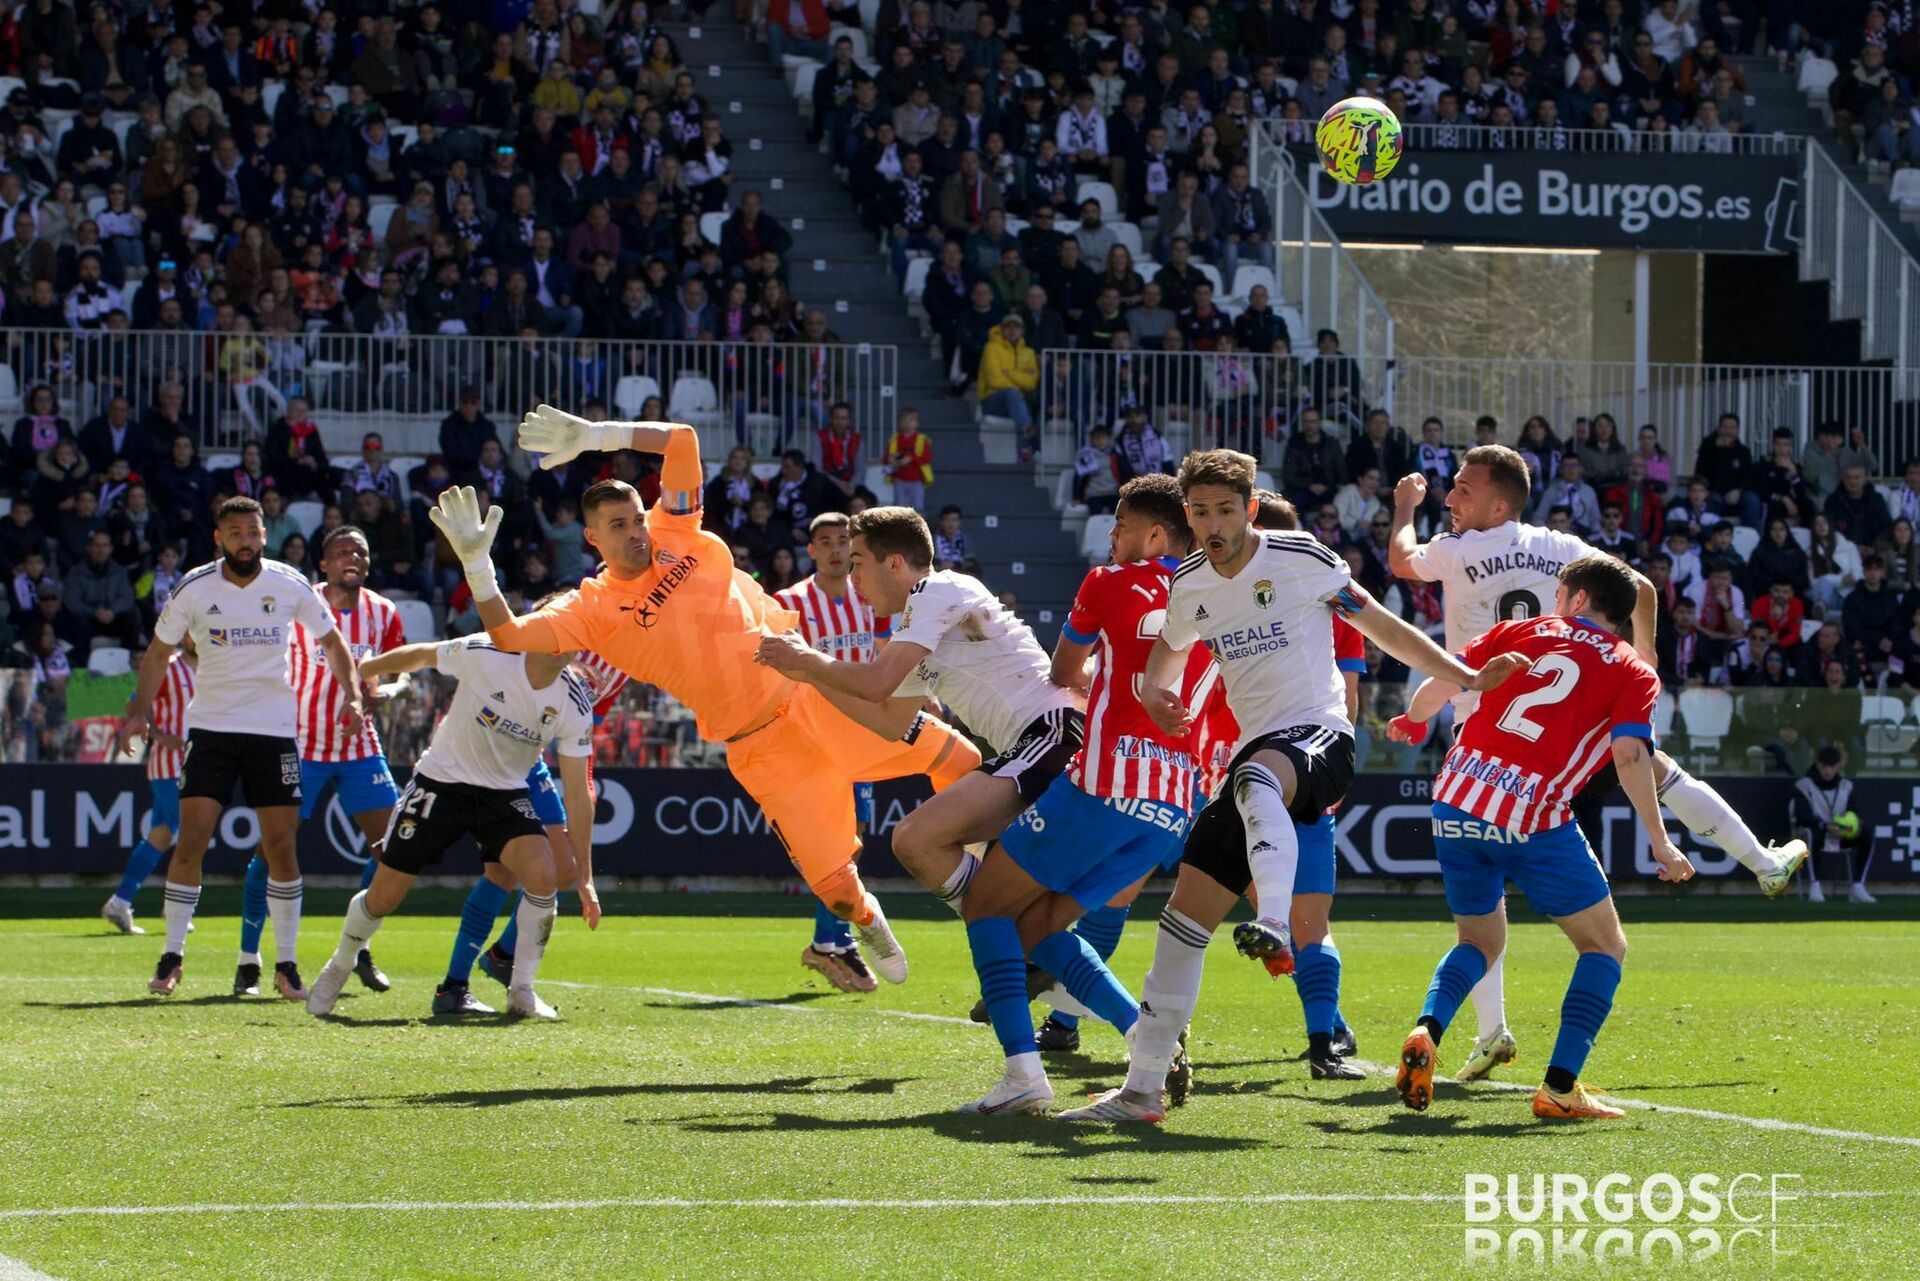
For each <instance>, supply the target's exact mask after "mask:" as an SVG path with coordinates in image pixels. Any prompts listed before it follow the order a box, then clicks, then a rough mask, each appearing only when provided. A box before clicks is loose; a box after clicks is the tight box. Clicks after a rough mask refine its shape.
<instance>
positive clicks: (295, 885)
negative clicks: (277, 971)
mask: <svg viewBox="0 0 1920 1281" xmlns="http://www.w3.org/2000/svg"><path fill="white" fill-rule="evenodd" d="M305 894H306V882H305V881H303V880H301V879H300V878H299V877H297V876H296V877H294V878H293V879H292V880H291V881H274V880H269V881H268V882H267V912H268V914H269V915H271V916H272V917H273V950H274V960H276V961H278V962H280V963H282V964H285V963H286V962H288V961H297V960H299V959H300V903H301V899H302V898H303V897H304V896H305ZM255 950H256V951H257V950H259V944H258V941H257V940H256V942H255Z"/></svg>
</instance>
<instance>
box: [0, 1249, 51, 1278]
mask: <svg viewBox="0 0 1920 1281" xmlns="http://www.w3.org/2000/svg"><path fill="white" fill-rule="evenodd" d="M0 1281H53V1278H52V1277H50V1276H48V1275H47V1274H46V1273H44V1272H42V1271H40V1270H39V1269H38V1268H33V1267H29V1266H27V1265H26V1264H24V1263H22V1262H20V1260H18V1259H16V1258H14V1257H13V1256H12V1255H10V1254H0Z"/></svg>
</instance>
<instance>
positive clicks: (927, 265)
mask: <svg viewBox="0 0 1920 1281" xmlns="http://www.w3.org/2000/svg"><path fill="white" fill-rule="evenodd" d="M932 270H933V259H931V258H914V259H912V260H910V261H909V262H908V263H907V278H906V280H905V281H904V282H903V283H902V284H901V286H900V292H901V293H902V294H904V295H906V299H907V303H908V308H909V310H911V311H914V312H919V311H920V310H921V307H920V299H921V298H923V297H925V296H926V292H927V273H928V272H930V271H932Z"/></svg>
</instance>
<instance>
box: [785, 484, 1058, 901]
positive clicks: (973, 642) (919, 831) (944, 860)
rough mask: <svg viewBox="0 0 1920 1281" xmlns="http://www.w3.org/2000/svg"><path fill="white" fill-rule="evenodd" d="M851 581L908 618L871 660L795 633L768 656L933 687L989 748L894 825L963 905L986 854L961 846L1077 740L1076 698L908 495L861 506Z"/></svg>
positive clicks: (829, 680) (846, 684) (851, 689)
mask: <svg viewBox="0 0 1920 1281" xmlns="http://www.w3.org/2000/svg"><path fill="white" fill-rule="evenodd" d="M852 533H853V554H852V570H851V573H852V577H853V585H854V587H855V588H856V589H857V590H858V591H859V593H860V595H861V597H862V598H863V599H865V600H866V601H867V603H868V604H869V605H871V606H872V607H873V609H874V612H875V613H877V614H882V615H886V616H888V617H892V616H894V615H896V614H897V615H899V616H900V626H899V627H898V628H897V629H896V630H895V631H894V632H893V634H892V635H891V636H890V637H889V638H888V640H887V643H886V645H885V647H884V648H882V649H881V650H880V652H879V653H878V654H877V655H876V656H875V657H874V660H873V661H872V662H871V663H836V662H834V661H833V660H832V659H830V658H828V657H826V656H825V655H824V654H821V653H819V652H818V651H816V650H812V649H809V648H808V647H807V646H806V644H805V643H804V642H802V641H801V640H800V639H799V638H798V637H796V636H793V635H792V634H791V633H789V634H786V635H780V636H768V637H766V638H765V639H764V640H762V641H761V642H760V651H759V659H760V661H761V662H763V663H766V664H767V665H768V666H770V667H773V668H774V669H775V670H777V671H779V672H781V673H783V674H785V675H787V676H789V677H791V678H793V679H794V680H798V681H805V682H807V683H808V684H811V685H817V686H819V687H820V688H821V689H823V690H827V691H830V692H833V693H838V694H842V695H846V696H848V697H852V698H858V699H863V700H866V701H868V702H872V703H877V704H885V703H887V702H888V701H889V700H890V699H920V698H924V697H927V696H929V695H931V696H932V697H934V698H937V699H939V700H940V702H942V703H944V704H945V705H946V706H947V707H948V708H950V709H951V710H952V711H953V712H954V714H955V715H956V716H958V717H959V719H960V722H961V723H962V724H963V725H965V726H966V727H967V729H968V731H969V732H971V733H972V734H973V736H974V737H975V738H977V739H980V740H983V741H984V742H985V743H986V744H987V746H988V747H990V748H991V749H992V750H993V752H994V755H993V756H991V757H989V758H988V759H987V760H985V761H983V762H982V763H981V765H980V767H979V768H978V769H976V770H974V771H973V772H972V773H970V774H968V775H966V776H965V777H964V778H962V779H960V780H959V781H958V782H956V783H954V784H953V785H952V786H950V787H948V788H946V789H945V790H943V791H941V792H939V793H937V794H936V795H935V796H934V797H933V798H932V799H931V800H929V801H927V802H926V803H925V804H923V805H921V806H920V807H919V808H918V809H916V810H915V811H914V812H913V813H912V814H910V815H908V816H907V817H906V818H904V819H902V820H900V823H899V825H898V826H897V827H895V828H894V829H893V853H894V856H895V857H896V858H898V859H899V860H900V863H901V865H902V866H903V867H905V868H906V869H907V871H908V872H910V873H912V874H913V877H914V879H916V880H918V881H919V882H920V883H921V884H922V885H924V886H926V887H927V888H928V889H930V890H932V891H933V892H934V893H935V894H937V895H938V896H939V897H940V898H941V899H942V900H943V901H945V902H946V904H947V905H948V906H949V907H951V908H953V910H954V912H955V913H959V912H960V910H961V902H962V900H963V899H964V898H965V896H966V892H967V886H968V885H969V884H970V883H971V882H972V880H973V877H974V873H976V872H978V871H979V870H980V860H979V858H978V857H976V856H975V855H974V854H973V853H971V852H970V851H969V850H968V849H967V848H966V847H967V846H968V845H970V844H975V843H978V842H983V841H989V840H992V839H993V838H994V837H997V836H998V835H1000V833H1001V832H1003V831H1005V830H1006V828H1007V825H1008V824H1009V823H1011V822H1013V820H1014V819H1016V818H1018V817H1019V816H1020V814H1021V812H1022V811H1023V810H1025V809H1026V808H1027V807H1028V806H1029V805H1031V804H1033V802H1035V801H1036V800H1038V799H1040V796H1041V795H1042V793H1044V792H1045V791H1046V790H1047V788H1048V787H1049V786H1051V785H1052V783H1053V780H1054V779H1056V778H1058V777H1060V775H1061V774H1062V773H1064V772H1065V770H1066V768H1067V762H1068V761H1070V760H1072V759H1073V754H1074V753H1075V752H1077V751H1079V750H1080V745H1081V741H1082V739H1083V737H1084V735H1085V717H1084V715H1083V709H1082V703H1081V698H1080V696H1079V695H1078V694H1076V693H1075V692H1073V691H1071V690H1067V689H1062V688H1061V687H1060V686H1058V685H1056V684H1054V683H1053V680H1052V669H1053V663H1052V661H1051V660H1050V659H1049V658H1048V657H1047V651H1045V650H1044V649H1041V648H1040V642H1039V641H1038V640H1036V639H1034V635H1033V632H1032V631H1031V630H1030V629H1029V628H1028V627H1027V625H1026V624H1025V623H1023V622H1021V621H1020V618H1019V616H1018V615H1016V614H1014V613H1013V612H1012V611H1010V610H1009V609H1007V607H1006V606H1005V605H1002V604H1001V603H1000V600H999V598H998V597H996V596H995V595H994V594H993V593H992V592H990V591H988V590H987V587H986V585H985V584H984V583H982V582H981V581H980V580H979V579H977V578H975V577H974V576H973V575H971V574H962V573H957V572H955V571H953V570H947V569H943V570H935V569H934V568H933V534H932V531H930V530H929V529H928V528H927V522H926V519H925V518H924V517H922V516H921V515H920V513H919V512H917V511H914V510H913V509H912V508H909V507H869V508H868V509H867V510H866V511H863V512H861V513H860V514H859V515H857V516H855V517H854V518H853V523H852Z"/></svg>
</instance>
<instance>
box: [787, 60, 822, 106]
mask: <svg viewBox="0 0 1920 1281" xmlns="http://www.w3.org/2000/svg"><path fill="white" fill-rule="evenodd" d="M819 78H820V64H819V63H817V62H815V61H813V60H812V59H808V60H807V61H806V62H805V63H804V64H802V65H801V66H798V67H795V68H794V71H793V100H794V102H795V103H797V104H798V105H799V107H800V114H801V115H803V116H811V115H812V114H813V82H814V81H815V80H817V79H819Z"/></svg>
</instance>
